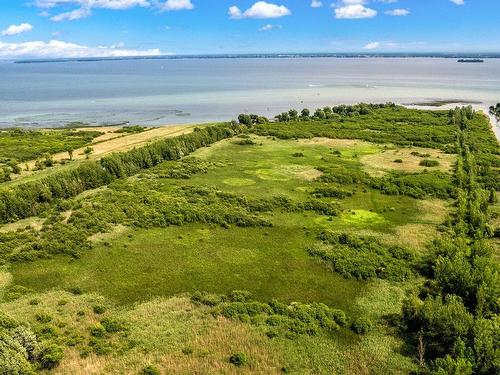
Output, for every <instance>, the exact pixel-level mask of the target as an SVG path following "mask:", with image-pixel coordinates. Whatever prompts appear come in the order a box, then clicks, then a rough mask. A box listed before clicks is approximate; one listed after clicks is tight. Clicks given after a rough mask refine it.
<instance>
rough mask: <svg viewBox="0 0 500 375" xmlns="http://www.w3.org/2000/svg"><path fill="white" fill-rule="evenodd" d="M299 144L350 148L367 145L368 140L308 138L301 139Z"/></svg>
mask: <svg viewBox="0 0 500 375" xmlns="http://www.w3.org/2000/svg"><path fill="white" fill-rule="evenodd" d="M298 143H299V144H301V145H304V146H318V145H321V146H328V147H342V148H350V147H356V146H359V145H369V144H370V143H369V142H364V141H360V140H358V139H333V138H319V137H318V138H310V139H301V140H300V141H299V142H298Z"/></svg>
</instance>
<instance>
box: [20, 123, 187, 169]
mask: <svg viewBox="0 0 500 375" xmlns="http://www.w3.org/2000/svg"><path fill="white" fill-rule="evenodd" d="M195 127H196V126H195V125H175V126H163V127H159V128H152V129H149V130H146V131H144V132H142V133H134V134H125V135H124V134H122V133H115V131H116V130H117V129H118V128H91V129H87V130H97V131H103V130H102V129H104V130H105V131H106V133H105V134H104V135H101V136H99V137H97V138H95V139H94V140H93V143H92V145H91V147H92V148H93V152H92V154H91V155H90V159H100V158H102V157H103V156H105V155H108V154H111V153H113V152H123V151H129V150H131V149H133V148H135V147H141V146H145V145H146V144H147V143H149V142H153V141H156V140H159V139H162V138H171V137H177V136H179V135H183V134H189V133H191V132H192V131H193V130H194V128H195ZM86 148H87V147H81V148H79V149H76V150H74V151H73V160H75V161H76V160H85V159H86V157H87V156H86V155H85V153H84V150H85V149H86ZM52 159H53V160H54V161H56V162H60V161H63V160H68V159H69V154H68V153H67V152H59V153H57V154H54V155H52ZM35 163H36V160H32V161H29V162H27V163H23V166H24V165H25V164H26V165H28V167H29V171H23V172H22V173H21V175H20V177H24V176H27V175H30V174H32V173H33V172H32V171H33V169H34V168H35Z"/></svg>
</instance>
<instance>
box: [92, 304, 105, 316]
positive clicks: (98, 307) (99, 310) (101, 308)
mask: <svg viewBox="0 0 500 375" xmlns="http://www.w3.org/2000/svg"><path fill="white" fill-rule="evenodd" d="M92 310H93V311H94V313H95V314H99V315H100V314H104V313H105V312H106V307H105V306H103V305H95V306H94V307H92Z"/></svg>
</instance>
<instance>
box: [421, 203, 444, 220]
mask: <svg viewBox="0 0 500 375" xmlns="http://www.w3.org/2000/svg"><path fill="white" fill-rule="evenodd" d="M418 211H419V219H420V220H422V221H424V222H428V223H432V224H436V225H439V224H442V223H443V222H444V221H445V219H446V216H447V215H448V206H447V204H446V202H445V201H443V200H441V199H425V200H420V201H418Z"/></svg>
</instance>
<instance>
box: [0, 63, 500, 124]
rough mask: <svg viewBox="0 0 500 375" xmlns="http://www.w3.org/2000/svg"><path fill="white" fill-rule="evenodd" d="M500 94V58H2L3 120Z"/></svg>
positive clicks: (190, 113) (215, 116) (109, 119)
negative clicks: (23, 61)
mask: <svg viewBox="0 0 500 375" xmlns="http://www.w3.org/2000/svg"><path fill="white" fill-rule="evenodd" d="M437 99H440V100H458V101H463V102H467V101H473V102H475V103H476V106H479V107H487V106H489V105H491V104H493V103H496V102H499V101H500V59H487V60H486V61H485V62H484V63H483V64H460V63H457V62H456V60H455V59H443V58H348V59H346V58H344V59H342V58H292V59H288V58H281V59H273V58H244V59H238V58H231V59H175V60H124V61H120V60H118V61H89V62H57V63H54V62H52V63H51V62H49V63H37V64H14V63H12V62H0V127H10V126H30V127H57V126H63V125H66V124H67V123H69V122H76V121H80V122H86V123H91V124H109V123H121V122H130V123H134V124H143V125H166V124H179V123H194V122H209V121H219V120H229V119H232V118H235V117H236V116H237V115H238V113H241V112H255V113H259V114H262V115H266V116H272V115H274V114H276V113H278V112H281V111H283V110H287V109H289V108H292V107H293V108H296V109H301V108H303V107H311V108H313V107H315V106H324V105H334V104H341V103H357V102H361V101H364V102H386V101H393V102H396V103H402V104H408V103H414V102H420V101H427V100H437Z"/></svg>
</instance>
